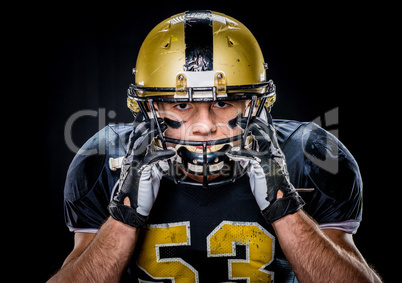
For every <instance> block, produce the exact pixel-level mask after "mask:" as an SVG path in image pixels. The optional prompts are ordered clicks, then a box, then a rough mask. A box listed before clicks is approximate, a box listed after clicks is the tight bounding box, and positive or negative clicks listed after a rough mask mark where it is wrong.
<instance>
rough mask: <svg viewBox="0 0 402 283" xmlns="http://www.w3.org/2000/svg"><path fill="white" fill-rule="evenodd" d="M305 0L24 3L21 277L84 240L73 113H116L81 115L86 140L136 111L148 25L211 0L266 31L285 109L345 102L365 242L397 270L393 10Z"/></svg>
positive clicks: (18, 88)
mask: <svg viewBox="0 0 402 283" xmlns="http://www.w3.org/2000/svg"><path fill="white" fill-rule="evenodd" d="M238 2H239V1H238ZM297 3H298V4H296V5H295V4H291V3H288V2H287V1H286V3H285V2H282V3H281V4H278V3H274V2H272V1H266V2H250V3H247V2H239V3H233V2H232V3H231V2H222V1H214V2H212V1H202V3H199V4H189V3H188V2H186V1H166V2H164V4H160V3H155V2H149V3H142V4H141V5H140V6H138V5H131V6H127V5H123V4H121V5H118V4H113V5H111V4H110V3H109V2H104V3H100V2H98V5H96V6H88V5H84V6H82V5H79V4H72V3H63V2H61V3H59V4H58V5H57V6H43V7H41V6H32V9H34V10H32V13H31V11H30V7H28V8H27V7H25V10H24V13H23V14H19V13H17V15H19V16H18V17H16V18H14V20H13V24H15V26H17V24H18V23H23V26H22V27H17V28H16V31H15V32H13V33H12V35H11V37H10V41H11V42H12V43H13V44H12V48H11V49H13V50H11V51H10V53H9V54H13V55H9V54H4V55H5V57H9V58H7V59H8V60H10V59H11V61H12V64H11V65H12V66H13V68H10V69H9V72H11V73H12V74H13V75H14V78H16V79H17V81H16V82H14V81H13V82H12V83H13V84H14V85H13V88H14V92H13V93H14V94H15V95H13V97H16V98H17V100H18V103H19V106H17V107H18V111H16V112H17V113H19V114H21V117H24V118H25V120H24V122H18V120H16V117H19V116H13V119H12V121H14V122H13V125H15V126H13V128H14V131H15V134H16V136H17V138H14V140H18V141H19V142H16V144H18V149H19V150H18V155H17V156H16V155H14V160H16V161H17V167H14V170H13V172H14V174H13V175H12V178H13V180H16V181H17V182H18V184H21V185H20V187H21V189H22V190H21V192H23V193H20V194H18V197H16V195H15V194H13V193H12V192H15V191H8V192H11V193H9V194H7V196H10V197H8V198H7V202H9V203H11V204H12V206H13V207H15V206H17V207H18V209H17V211H19V212H22V214H23V216H22V217H21V216H17V214H15V213H14V214H13V213H11V214H9V215H12V216H13V217H10V218H11V221H12V222H13V224H14V225H17V226H18V228H20V229H19V230H15V231H21V232H20V233H21V234H22V236H23V238H24V240H23V243H20V242H19V243H18V244H17V245H16V246H17V247H19V248H18V249H17V251H18V252H17V251H15V252H13V253H12V255H10V258H12V259H13V261H12V262H13V264H14V266H15V267H17V269H18V271H17V272H18V273H17V277H19V276H23V277H24V276H28V277H29V278H31V279H30V282H36V281H38V282H43V281H45V280H46V279H47V278H49V277H50V276H51V275H52V274H53V273H54V272H56V271H57V269H58V268H60V266H61V264H62V262H63V260H64V259H65V257H66V256H67V255H68V253H69V252H70V251H71V249H72V248H73V233H70V232H69V231H68V229H67V228H66V226H65V225H64V219H63V186H64V180H65V176H66V172H67V168H68V166H69V163H70V162H71V160H72V158H73V157H74V152H72V151H71V150H70V149H69V148H68V146H67V145H66V142H65V138H64V130H65V127H66V123H67V121H68V119H69V117H71V115H73V114H74V113H77V111H82V110H92V111H97V113H101V111H104V113H105V114H106V115H104V117H105V118H104V119H101V118H102V117H100V116H101V115H98V117H90V116H86V117H82V118H80V119H78V120H77V121H76V122H75V123H74V124H73V127H72V139H73V141H74V144H75V145H77V146H81V145H82V144H83V143H84V142H85V141H86V140H87V139H88V138H89V137H90V136H92V135H93V134H94V133H96V132H97V131H98V130H99V123H101V124H107V123H123V122H130V121H131V120H132V116H131V113H130V112H129V111H128V109H127V108H126V89H127V87H128V85H129V84H130V83H131V82H133V76H132V74H131V69H132V68H133V67H134V66H135V61H136V56H137V53H138V50H139V48H140V45H141V43H142V41H143V40H144V38H145V37H146V35H147V33H148V32H149V31H150V30H151V29H152V28H153V27H154V26H155V25H156V24H158V23H159V22H160V21H162V20H163V19H165V18H168V17H169V16H171V15H173V14H176V13H179V12H183V11H185V10H190V9H211V10H215V11H219V12H222V13H225V14H227V15H230V16H232V17H234V18H236V19H238V20H239V21H241V22H242V23H244V24H245V25H246V26H247V27H248V28H249V29H250V30H251V32H252V33H253V34H254V35H255V37H256V38H257V40H258V42H259V43H260V46H261V49H262V51H263V54H264V57H265V60H266V62H268V64H269V70H268V73H267V76H268V77H269V78H272V79H273V80H274V82H275V84H276V86H277V102H276V103H275V106H274V108H273V111H272V114H273V117H274V118H285V119H295V120H300V121H312V120H315V119H316V118H317V117H324V115H325V113H326V112H328V111H329V110H332V109H334V108H338V111H339V120H338V123H337V124H335V125H332V126H331V127H329V128H327V129H329V130H337V131H338V133H339V134H338V137H339V138H340V140H341V141H342V142H343V143H344V144H345V145H346V147H347V148H348V149H349V150H350V151H351V153H352V154H353V155H354V157H355V159H356V160H357V162H358V163H359V166H360V170H361V174H362V177H363V183H364V210H363V222H362V223H361V226H360V228H359V231H358V233H357V234H356V235H355V242H356V245H357V247H358V248H359V249H360V251H361V252H362V254H363V256H364V257H365V258H366V260H367V261H368V262H369V263H370V264H371V265H373V266H374V268H375V269H376V270H377V271H378V272H379V273H380V275H381V276H383V277H384V279H387V278H389V279H390V278H396V277H395V275H394V277H391V276H392V275H391V271H392V270H393V268H394V267H392V266H393V265H395V266H396V264H395V261H397V260H398V257H399V252H400V248H399V246H398V241H397V234H396V232H394V229H395V231H397V230H396V228H398V222H397V220H396V219H397V215H396V214H395V213H394V211H393V210H395V211H396V210H397V207H396V202H395V203H393V201H394V200H397V196H395V194H394V191H396V190H397V189H398V186H397V183H396V182H393V180H395V179H397V178H398V176H397V175H394V174H392V173H391V171H390V167H393V166H392V165H391V163H390V162H389V161H390V160H391V159H386V157H387V156H389V155H390V152H395V156H398V154H397V153H396V150H394V151H391V148H392V143H391V142H390V140H392V139H393V138H394V135H395V134H393V135H391V131H390V130H389V129H387V128H384V127H383V126H384V123H385V122H387V123H388V122H389V121H390V120H391V121H392V120H393V118H392V117H391V116H390V115H391V113H392V110H391V108H387V109H384V108H383V106H382V105H381V103H380V102H381V101H382V100H384V98H385V97H386V96H387V95H389V93H387V92H383V91H382V90H383V88H382V85H383V84H384V83H383V82H382V81H381V80H380V79H379V77H380V76H381V75H382V73H383V72H384V71H385V70H384V67H383V66H382V65H381V63H382V62H383V61H384V60H385V59H384V58H385V56H386V55H387V52H388V51H387V48H384V44H385V43H384V40H385V38H386V35H384V32H385V31H384V27H383V26H380V24H379V20H378V19H379V17H381V16H382V17H383V18H384V17H385V18H386V14H383V12H380V11H379V10H378V7H377V6H375V4H373V5H371V6H363V7H362V6H358V5H354V6H351V5H350V4H346V3H339V2H316V3H317V4H316V5H312V4H305V3H303V2H297ZM385 30H386V29H385ZM14 54H15V55H14ZM16 109H17V108H16ZM5 110H7V109H5ZM113 113H116V115H107V114H113ZM100 120H102V121H100ZM322 126H325V124H323V123H322ZM13 133H14V132H13ZM398 166H399V165H398ZM15 169H18V170H15ZM23 172H25V173H23ZM9 177H10V178H11V175H10V176H9ZM10 188H12V187H11V186H10ZM390 189H392V190H390ZM11 196H13V197H11ZM20 200H23V202H19V203H18V201H20ZM14 209H15V208H14ZM18 215H19V214H18ZM14 216H15V217H14ZM395 235H396V236H395ZM11 236H12V237H14V235H11ZM394 239H395V240H394ZM21 247H22V249H21ZM398 251H399V252H398ZM27 268H28V269H27Z"/></svg>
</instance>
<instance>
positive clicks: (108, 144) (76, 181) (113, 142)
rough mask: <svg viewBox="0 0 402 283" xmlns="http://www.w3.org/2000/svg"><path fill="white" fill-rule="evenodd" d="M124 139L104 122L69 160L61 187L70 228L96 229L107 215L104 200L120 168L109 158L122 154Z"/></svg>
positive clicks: (73, 229) (123, 153)
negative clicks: (112, 165)
mask: <svg viewBox="0 0 402 283" xmlns="http://www.w3.org/2000/svg"><path fill="white" fill-rule="evenodd" d="M124 143H125V141H124V140H122V139H121V137H120V136H119V135H118V133H117V132H116V131H115V129H114V128H112V127H110V126H107V127H106V128H104V129H102V130H101V131H99V132H98V133H96V134H95V135H94V136H93V137H91V138H90V139H89V140H88V141H87V142H86V143H85V144H84V145H83V147H82V148H81V149H80V150H79V152H78V153H77V154H76V156H75V157H74V159H73V161H72V162H71V164H70V167H69V169H68V172H67V177H66V182H65V187H64V216H65V222H66V225H67V227H68V228H69V229H70V231H76V230H78V229H80V230H81V229H83V230H87V231H96V230H97V229H99V228H100V226H101V225H102V223H103V222H104V221H105V220H106V219H107V218H108V216H109V212H108V209H107V207H108V204H109V201H110V195H111V192H112V190H113V187H114V185H115V183H116V182H117V180H118V178H119V173H120V170H116V171H112V170H110V168H109V165H108V162H109V159H110V158H117V157H120V156H124V155H125V144H124Z"/></svg>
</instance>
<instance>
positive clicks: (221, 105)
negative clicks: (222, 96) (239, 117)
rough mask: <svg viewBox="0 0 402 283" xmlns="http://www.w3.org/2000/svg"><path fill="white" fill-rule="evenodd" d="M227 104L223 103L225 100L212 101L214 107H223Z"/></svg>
mask: <svg viewBox="0 0 402 283" xmlns="http://www.w3.org/2000/svg"><path fill="white" fill-rule="evenodd" d="M228 105H229V104H227V103H225V102H223V101H217V102H215V103H214V107H217V108H225V107H227V106H228Z"/></svg>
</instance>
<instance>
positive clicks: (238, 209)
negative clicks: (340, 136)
mask: <svg viewBox="0 0 402 283" xmlns="http://www.w3.org/2000/svg"><path fill="white" fill-rule="evenodd" d="M274 126H275V128H276V130H277V136H278V141H279V144H280V146H281V148H282V150H283V152H284V154H285V156H286V161H287V165H288V170H289V174H290V180H291V182H292V184H293V185H294V187H295V188H296V189H313V190H312V191H309V192H301V193H300V195H301V196H302V198H303V199H304V200H305V202H306V205H305V206H304V208H303V209H304V210H305V211H306V212H307V213H308V214H309V215H310V216H311V217H313V218H314V219H315V221H316V222H317V223H318V224H319V225H320V227H321V228H334V229H341V230H344V231H346V232H348V233H354V232H355V231H356V230H357V228H358V226H359V222H360V221H361V213H362V182H361V177H360V173H359V169H358V166H357V164H356V161H355V160H354V158H353V157H352V155H351V154H350V153H349V151H348V150H347V149H346V148H345V147H344V146H343V145H342V144H341V143H340V142H339V141H338V140H337V139H336V137H334V136H333V135H331V134H330V133H328V132H327V131H325V130H323V129H322V128H320V127H318V126H317V125H316V124H314V123H301V122H296V121H287V120H274ZM131 130H132V124H125V125H109V126H107V127H106V128H104V129H103V130H101V131H100V132H98V133H97V134H96V135H94V136H93V137H92V138H91V139H90V140H88V142H87V143H86V144H85V145H84V146H83V147H82V149H81V150H80V152H78V154H77V155H76V157H75V158H74V160H73V162H72V163H71V165H70V168H69V171H68V174H67V180H66V185H65V218H66V224H67V226H68V227H69V228H70V230H71V231H83V232H84V231H87V232H96V231H97V230H98V229H99V228H100V226H101V225H102V223H103V222H104V221H105V220H106V218H107V217H108V216H109V213H108V210H107V206H108V204H109V200H110V195H111V191H112V189H113V187H114V185H115V183H116V182H117V180H118V178H119V174H120V170H119V169H117V170H116V169H115V167H113V166H112V164H111V162H110V161H114V160H117V158H120V157H122V156H124V155H125V152H126V146H127V144H128V137H129V135H130V133H131ZM112 163H113V162H112ZM173 279H174V280H175V282H271V281H273V280H274V279H275V282H294V281H295V276H294V273H293V271H292V270H291V268H290V265H289V264H288V262H287V260H286V258H285V256H284V255H283V253H282V250H281V248H280V246H279V243H278V241H277V239H276V235H275V231H274V229H273V228H272V226H271V225H269V224H267V223H265V221H264V218H263V217H262V215H261V212H260V209H259V207H258V205H257V202H256V201H255V198H254V196H253V194H252V192H251V189H250V185H249V180H248V177H247V176H246V175H245V176H243V177H242V178H239V179H238V180H237V181H236V182H235V183H233V184H227V185H224V186H220V187H215V188H207V189H204V188H200V187H196V186H191V185H175V184H174V183H173V182H171V181H169V180H167V179H164V178H162V180H161V185H160V190H159V194H158V197H157V199H156V201H155V203H154V206H153V208H152V211H151V214H150V217H149V219H148V221H147V226H146V227H144V229H142V232H141V235H140V239H139V240H138V243H137V246H136V249H135V253H134V256H133V259H132V261H131V263H130V264H129V266H128V268H127V270H126V272H125V273H124V275H123V281H125V282H172V280H173Z"/></svg>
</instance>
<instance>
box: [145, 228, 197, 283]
mask: <svg viewBox="0 0 402 283" xmlns="http://www.w3.org/2000/svg"><path fill="white" fill-rule="evenodd" d="M147 228H148V229H145V230H146V232H145V238H144V239H145V240H144V243H143V244H142V248H141V253H140V255H139V257H138V266H139V267H140V268H141V269H143V270H144V271H145V272H146V273H147V274H148V275H149V276H151V277H152V278H153V279H174V280H175V281H174V282H177V283H181V282H183V283H184V282H198V272H197V270H195V269H194V268H193V267H192V266H191V265H190V264H188V263H187V262H185V261H184V260H182V259H181V258H166V259H161V258H160V256H159V248H160V247H167V246H187V245H191V239H190V222H180V223H170V224H158V225H148V226H147Z"/></svg>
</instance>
